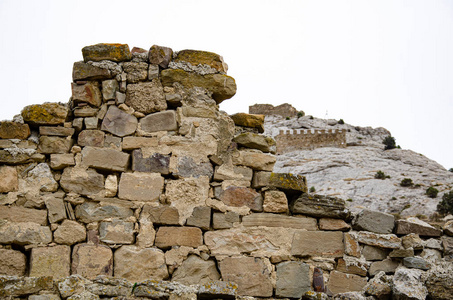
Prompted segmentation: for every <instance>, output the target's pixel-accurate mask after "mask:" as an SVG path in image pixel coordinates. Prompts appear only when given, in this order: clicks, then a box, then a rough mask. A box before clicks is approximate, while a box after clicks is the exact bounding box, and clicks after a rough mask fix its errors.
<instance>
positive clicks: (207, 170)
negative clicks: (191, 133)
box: [172, 156, 214, 178]
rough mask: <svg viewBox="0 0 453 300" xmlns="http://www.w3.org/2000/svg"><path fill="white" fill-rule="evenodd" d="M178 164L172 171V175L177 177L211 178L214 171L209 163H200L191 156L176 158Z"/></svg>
mask: <svg viewBox="0 0 453 300" xmlns="http://www.w3.org/2000/svg"><path fill="white" fill-rule="evenodd" d="M174 159H175V160H176V164H175V166H174V169H172V174H173V175H174V176H176V177H179V178H183V177H195V178H198V177H200V176H206V177H208V178H211V177H212V175H213V174H214V169H213V167H212V164H211V163H210V162H209V161H199V160H198V159H194V158H192V157H190V156H180V157H174Z"/></svg>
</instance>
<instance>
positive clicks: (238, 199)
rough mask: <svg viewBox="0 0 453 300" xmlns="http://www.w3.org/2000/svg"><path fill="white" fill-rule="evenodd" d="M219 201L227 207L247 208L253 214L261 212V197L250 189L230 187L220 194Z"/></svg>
mask: <svg viewBox="0 0 453 300" xmlns="http://www.w3.org/2000/svg"><path fill="white" fill-rule="evenodd" d="M219 200H221V201H222V202H223V203H225V204H226V205H229V206H234V207H241V206H247V207H250V209H251V210H252V211H255V212H260V211H263V197H262V196H261V194H260V193H257V192H256V191H255V190H254V189H251V188H246V187H238V186H230V187H228V188H226V189H225V190H224V191H222V192H221V193H220V195H219Z"/></svg>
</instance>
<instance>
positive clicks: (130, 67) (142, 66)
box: [123, 62, 148, 83]
mask: <svg viewBox="0 0 453 300" xmlns="http://www.w3.org/2000/svg"><path fill="white" fill-rule="evenodd" d="M123 70H124V72H126V74H127V75H126V79H127V83H137V82H139V81H145V80H146V79H148V63H146V62H126V63H124V64H123Z"/></svg>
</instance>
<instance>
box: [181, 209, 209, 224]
mask: <svg viewBox="0 0 453 300" xmlns="http://www.w3.org/2000/svg"><path fill="white" fill-rule="evenodd" d="M186 225H187V226H195V227H199V228H201V229H204V230H208V229H209V228H210V227H211V208H210V207H207V206H199V207H195V208H194V209H193V211H192V215H191V216H190V218H188V219H187V222H186Z"/></svg>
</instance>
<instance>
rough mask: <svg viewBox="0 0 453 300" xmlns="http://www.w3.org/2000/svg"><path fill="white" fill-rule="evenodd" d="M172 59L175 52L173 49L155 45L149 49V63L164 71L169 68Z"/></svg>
mask: <svg viewBox="0 0 453 300" xmlns="http://www.w3.org/2000/svg"><path fill="white" fill-rule="evenodd" d="M172 58H173V50H172V49H171V48H168V47H162V46H157V45H153V46H152V47H151V48H150V49H149V56H148V59H149V63H150V64H155V65H159V67H161V68H162V69H166V68H168V64H169V63H170V61H171V60H172Z"/></svg>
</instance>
